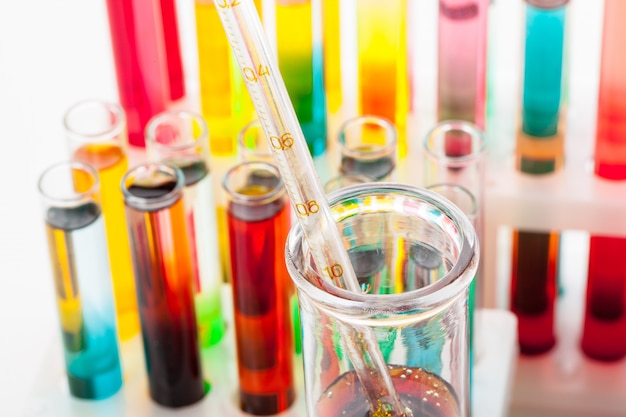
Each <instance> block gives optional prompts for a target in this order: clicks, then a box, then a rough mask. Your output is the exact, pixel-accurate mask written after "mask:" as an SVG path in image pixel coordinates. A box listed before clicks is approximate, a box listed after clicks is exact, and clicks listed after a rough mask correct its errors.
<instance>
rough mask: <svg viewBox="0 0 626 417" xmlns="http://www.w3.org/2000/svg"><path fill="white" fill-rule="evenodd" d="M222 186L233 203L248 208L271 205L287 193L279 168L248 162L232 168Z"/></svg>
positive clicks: (262, 163) (263, 163)
mask: <svg viewBox="0 0 626 417" xmlns="http://www.w3.org/2000/svg"><path fill="white" fill-rule="evenodd" d="M222 185H223V187H224V190H226V192H227V194H228V196H229V198H230V199H231V200H232V201H234V202H236V203H237V204H242V205H247V206H259V205H264V204H269V203H271V202H273V201H276V200H277V199H279V198H280V197H282V196H284V195H285V193H286V191H285V187H284V186H283V185H284V184H283V180H282V178H281V176H280V173H279V171H278V168H277V167H276V166H274V165H272V164H268V163H266V162H257V161H248V162H242V163H240V164H238V165H236V166H234V167H232V168H231V169H230V170H228V172H226V175H224V180H223V181H222Z"/></svg>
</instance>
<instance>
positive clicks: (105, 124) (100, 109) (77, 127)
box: [63, 99, 126, 143]
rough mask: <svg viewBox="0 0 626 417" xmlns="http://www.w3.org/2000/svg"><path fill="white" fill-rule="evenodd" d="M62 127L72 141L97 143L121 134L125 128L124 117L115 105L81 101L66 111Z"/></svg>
mask: <svg viewBox="0 0 626 417" xmlns="http://www.w3.org/2000/svg"><path fill="white" fill-rule="evenodd" d="M63 126H64V127H65V131H66V133H67V134H68V135H69V137H70V139H72V140H73V141H78V142H81V143H99V142H103V141H107V140H111V139H115V138H117V137H119V136H120V135H121V134H122V132H123V130H124V128H125V126H126V115H125V113H124V110H123V109H122V108H121V107H120V106H118V105H117V104H115V103H108V102H105V101H100V100H95V99H90V100H83V101H80V102H78V103H76V104H74V105H73V106H72V107H70V108H69V109H68V110H67V112H66V113H65V116H64V118H63Z"/></svg>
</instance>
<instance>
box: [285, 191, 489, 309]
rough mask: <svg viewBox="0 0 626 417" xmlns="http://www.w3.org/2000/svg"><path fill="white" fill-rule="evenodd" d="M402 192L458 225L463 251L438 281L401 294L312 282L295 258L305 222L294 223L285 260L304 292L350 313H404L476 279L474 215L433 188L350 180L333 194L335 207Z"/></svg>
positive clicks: (443, 300)
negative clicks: (361, 291) (357, 198)
mask: <svg viewBox="0 0 626 417" xmlns="http://www.w3.org/2000/svg"><path fill="white" fill-rule="evenodd" d="M389 192H395V193H400V194H403V195H405V196H408V197H414V198H417V199H421V200H423V201H425V202H427V203H430V204H432V205H433V206H435V207H436V208H437V209H438V210H440V211H441V213H443V214H445V215H446V216H447V217H448V218H449V219H450V220H451V221H452V222H453V223H454V224H455V225H456V227H457V228H458V230H459V236H460V241H461V242H462V243H461V245H460V246H459V253H458V256H457V259H456V261H455V262H454V264H453V265H452V267H451V268H450V270H449V271H448V272H447V273H446V274H445V275H444V276H443V277H441V278H440V279H438V280H437V281H435V282H433V283H431V284H429V285H426V286H424V287H421V288H418V289H413V290H409V291H407V292H402V293H397V294H356V293H354V292H350V291H348V290H344V289H340V288H338V287H335V286H333V285H327V286H325V288H324V289H322V288H321V287H320V286H318V285H315V284H314V283H313V282H311V281H310V280H309V279H308V278H307V277H305V275H304V274H303V273H302V271H300V270H299V268H298V266H297V261H296V258H297V257H299V256H302V243H303V241H304V240H305V237H304V233H303V231H302V229H301V227H300V225H297V224H296V225H295V226H294V227H293V228H292V229H291V231H290V233H289V235H288V237H287V244H286V248H285V261H286V264H287V269H288V270H289V275H290V276H291V278H292V280H293V282H294V284H295V285H296V287H297V288H298V290H299V291H301V292H304V293H305V294H306V295H307V296H309V297H310V298H311V299H313V300H314V301H315V302H316V303H318V304H320V305H324V307H325V308H328V309H331V310H334V311H338V312H341V313H345V314H346V316H353V317H356V316H368V317H369V316H374V315H379V314H383V315H384V314H392V315H393V314H399V313H401V312H410V311H415V310H430V309H434V308H437V307H439V306H442V305H445V304H447V303H449V302H450V301H451V300H453V299H455V298H456V297H457V296H458V295H459V294H461V293H462V292H463V291H464V290H466V289H467V288H468V287H469V285H470V283H471V282H472V280H473V278H474V275H475V273H476V270H477V267H478V261H479V246H478V245H479V243H478V239H477V236H476V233H475V231H474V227H473V226H472V224H471V222H470V220H469V219H468V218H467V216H466V215H465V214H464V213H463V212H462V211H461V210H460V209H459V208H458V207H456V206H455V205H453V204H451V203H450V202H449V201H448V200H446V199H445V198H443V197H442V196H440V195H438V194H437V193H435V192H433V191H429V190H427V189H424V188H421V187H415V186H412V185H408V184H399V183H391V182H381V183H376V184H358V185H351V186H348V187H345V188H342V189H339V190H337V191H334V192H332V193H330V194H329V195H328V200H329V204H330V205H331V207H332V206H333V205H334V204H337V203H339V202H340V201H344V200H348V199H350V198H354V197H355V196H365V195H375V194H384V193H389Z"/></svg>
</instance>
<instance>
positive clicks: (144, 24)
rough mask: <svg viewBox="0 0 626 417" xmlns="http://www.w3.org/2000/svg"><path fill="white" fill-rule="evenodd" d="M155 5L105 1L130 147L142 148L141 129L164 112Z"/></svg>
mask: <svg viewBox="0 0 626 417" xmlns="http://www.w3.org/2000/svg"><path fill="white" fill-rule="evenodd" d="M157 6H158V3H157V2H155V1H144V0H127V1H118V0H107V11H108V16H109V29H110V34H111V46H112V48H113V56H114V58H115V59H114V61H115V73H116V77H117V89H118V94H119V99H120V104H121V105H122V107H123V108H124V111H125V112H126V121H127V124H128V139H129V142H130V144H131V145H134V146H142V147H143V146H144V128H145V126H146V124H147V123H148V120H150V118H151V117H152V116H154V115H155V114H158V113H160V112H162V111H164V110H165V107H166V103H167V99H168V90H169V88H168V84H169V83H168V78H167V77H168V76H167V67H166V62H165V56H164V55H165V54H164V52H165V41H164V38H163V26H162V22H161V19H158V15H159V13H160V8H159V7H157Z"/></svg>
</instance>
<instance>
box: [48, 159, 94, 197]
mask: <svg viewBox="0 0 626 417" xmlns="http://www.w3.org/2000/svg"><path fill="white" fill-rule="evenodd" d="M37 187H38V189H39V193H40V195H41V197H42V198H43V200H44V203H45V204H46V205H48V206H54V207H76V206H79V205H82V204H85V203H87V202H93V201H94V200H96V199H97V198H96V196H97V194H98V190H99V188H100V180H99V179H98V172H97V171H96V169H95V168H94V167H93V166H91V165H89V164H86V163H84V162H79V161H64V162H59V163H56V164H54V165H52V166H50V167H48V168H47V169H46V170H45V171H43V172H42V173H41V175H40V176H39V181H38V184H37Z"/></svg>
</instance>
